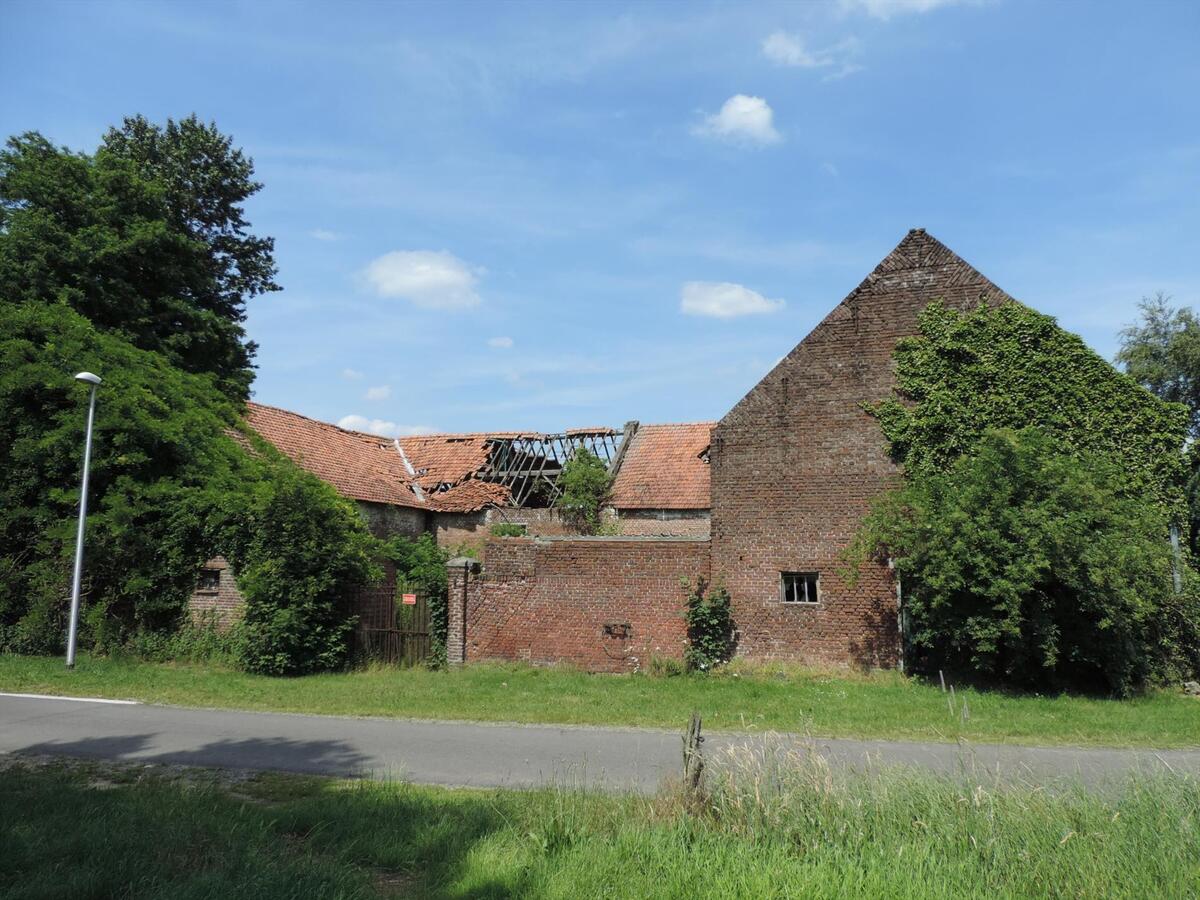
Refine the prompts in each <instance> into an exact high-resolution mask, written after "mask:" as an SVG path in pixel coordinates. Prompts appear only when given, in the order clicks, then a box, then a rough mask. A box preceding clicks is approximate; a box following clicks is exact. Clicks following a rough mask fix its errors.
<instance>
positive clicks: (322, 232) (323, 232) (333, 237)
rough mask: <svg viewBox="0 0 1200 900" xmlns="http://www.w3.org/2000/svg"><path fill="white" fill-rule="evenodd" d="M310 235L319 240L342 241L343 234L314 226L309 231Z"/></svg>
mask: <svg viewBox="0 0 1200 900" xmlns="http://www.w3.org/2000/svg"><path fill="white" fill-rule="evenodd" d="M308 236H309V237H310V238H312V239H313V240H317V241H340V240H341V239H342V236H341V235H340V234H338V233H337V232H336V231H329V230H328V229H325V228H314V229H313V230H312V231H310V232H309V233H308Z"/></svg>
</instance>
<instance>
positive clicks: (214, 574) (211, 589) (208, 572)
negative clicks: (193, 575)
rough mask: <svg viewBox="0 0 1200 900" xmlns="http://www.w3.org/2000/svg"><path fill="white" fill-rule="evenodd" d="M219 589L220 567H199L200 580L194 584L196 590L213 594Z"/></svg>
mask: <svg viewBox="0 0 1200 900" xmlns="http://www.w3.org/2000/svg"><path fill="white" fill-rule="evenodd" d="M220 589H221V570H220V569H201V570H200V582H199V583H198V584H197V585H196V590H198V591H203V592H204V593H206V594H215V593H216V592H217V591H219V590H220Z"/></svg>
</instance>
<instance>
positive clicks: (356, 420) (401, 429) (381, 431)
mask: <svg viewBox="0 0 1200 900" xmlns="http://www.w3.org/2000/svg"><path fill="white" fill-rule="evenodd" d="M337 424H338V428H345V429H346V430H347V431H363V432H366V433H367V434H377V435H379V436H380V437H414V436H416V435H420V434H437V433H438V429H436V428H434V427H433V426H432V425H397V424H396V423H395V422H388V421H386V420H384V419H369V418H367V417H366V416H360V415H356V414H351V415H348V416H342V417H341V418H340V419H338V423H337Z"/></svg>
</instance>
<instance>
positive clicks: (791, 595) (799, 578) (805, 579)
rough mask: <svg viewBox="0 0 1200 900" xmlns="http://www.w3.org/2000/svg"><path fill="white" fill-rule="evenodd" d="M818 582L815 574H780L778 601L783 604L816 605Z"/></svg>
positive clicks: (818, 577)
mask: <svg viewBox="0 0 1200 900" xmlns="http://www.w3.org/2000/svg"><path fill="white" fill-rule="evenodd" d="M820 582H821V576H820V575H819V574H818V573H816V572H780V573H779V599H780V600H782V601H783V602H784V603H816V602H817V600H818V598H819V597H820V593H819V591H820Z"/></svg>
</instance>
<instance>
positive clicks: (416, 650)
mask: <svg viewBox="0 0 1200 900" xmlns="http://www.w3.org/2000/svg"><path fill="white" fill-rule="evenodd" d="M371 618H372V619H374V621H366V622H360V624H359V626H358V628H357V629H356V637H357V644H358V652H359V653H360V654H362V655H364V656H366V657H367V658H368V659H374V660H378V661H380V662H385V663H392V664H395V665H401V666H415V665H419V664H420V663H423V662H425V661H426V660H427V659H428V658H429V653H430V650H431V643H432V641H431V637H432V634H431V632H430V624H431V623H430V617H429V601H428V600H427V598H426V597H425V595H424V594H423V593H417V592H406V591H404V590H403V588H397V589H396V596H395V602H394V610H393V612H392V615H391V616H390V618H391V621H390V622H386V621H382V622H381V621H380V619H382V618H384V617H383V616H372V617H371Z"/></svg>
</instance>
